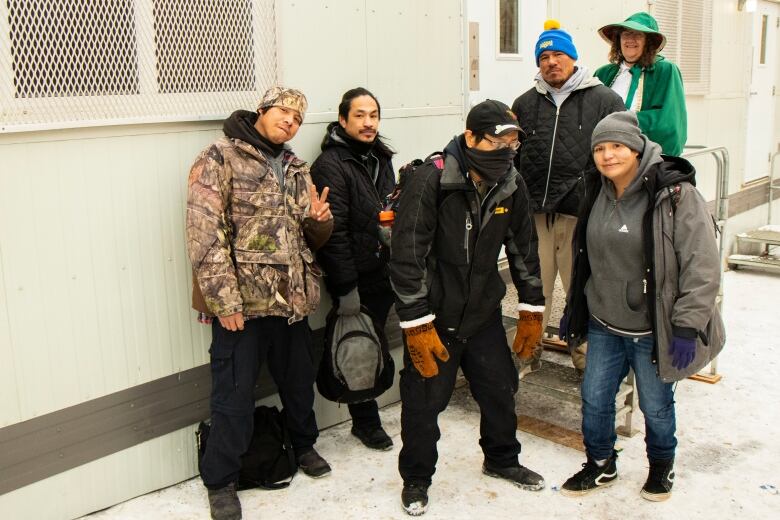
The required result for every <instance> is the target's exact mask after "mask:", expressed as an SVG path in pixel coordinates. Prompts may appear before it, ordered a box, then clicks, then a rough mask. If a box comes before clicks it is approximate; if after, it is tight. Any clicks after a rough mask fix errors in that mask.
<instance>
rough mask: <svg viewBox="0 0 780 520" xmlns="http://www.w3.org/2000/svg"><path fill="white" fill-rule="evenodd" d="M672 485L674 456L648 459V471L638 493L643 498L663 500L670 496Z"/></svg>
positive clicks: (655, 500) (652, 500) (656, 500)
mask: <svg viewBox="0 0 780 520" xmlns="http://www.w3.org/2000/svg"><path fill="white" fill-rule="evenodd" d="M673 485H674V458H671V459H666V460H654V459H650V471H649V472H648V474H647V482H645V485H644V486H642V491H641V492H640V493H639V494H640V495H641V496H642V498H644V499H645V500H650V501H651V502H663V501H664V500H666V499H667V498H669V497H670V496H672V486H673Z"/></svg>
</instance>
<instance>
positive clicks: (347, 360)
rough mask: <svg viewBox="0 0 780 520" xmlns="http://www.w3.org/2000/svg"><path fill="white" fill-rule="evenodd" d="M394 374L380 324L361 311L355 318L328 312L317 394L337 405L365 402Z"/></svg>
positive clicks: (385, 385)
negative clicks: (338, 403)
mask: <svg viewBox="0 0 780 520" xmlns="http://www.w3.org/2000/svg"><path fill="white" fill-rule="evenodd" d="M394 373H395V364H394V363H393V358H392V357H391V356H390V353H389V351H388V346H387V339H386V338H385V334H384V330H382V327H381V324H378V323H376V320H375V319H374V317H373V316H371V314H370V313H369V312H368V311H367V310H366V309H365V308H362V309H361V312H360V314H357V315H355V316H339V315H338V314H337V313H336V311H335V309H334V310H331V312H330V313H329V314H328V318H327V321H326V324H325V349H324V352H323V355H322V361H321V362H320V368H319V373H318V374H317V389H318V390H319V392H320V394H322V396H323V397H325V398H326V399H329V400H331V401H335V402H340V403H359V402H362V401H368V400H371V399H374V398H376V397H377V396H379V395H380V394H381V393H382V392H384V391H385V390H387V389H388V388H390V387H391V386H392V384H393V377H394V375H395V374H394Z"/></svg>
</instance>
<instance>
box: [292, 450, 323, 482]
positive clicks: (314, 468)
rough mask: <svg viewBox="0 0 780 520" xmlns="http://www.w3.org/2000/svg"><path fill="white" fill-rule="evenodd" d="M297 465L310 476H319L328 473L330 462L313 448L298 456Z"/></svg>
mask: <svg viewBox="0 0 780 520" xmlns="http://www.w3.org/2000/svg"><path fill="white" fill-rule="evenodd" d="M298 467H299V468H301V470H303V472H304V473H305V474H306V475H308V476H309V477H311V478H320V477H324V476H326V475H328V474H330V464H328V463H327V462H326V461H325V459H323V458H322V457H321V456H320V454H319V453H317V450H315V449H314V448H312V449H310V450H309V451H307V452H306V453H304V454H303V455H301V456H300V457H298Z"/></svg>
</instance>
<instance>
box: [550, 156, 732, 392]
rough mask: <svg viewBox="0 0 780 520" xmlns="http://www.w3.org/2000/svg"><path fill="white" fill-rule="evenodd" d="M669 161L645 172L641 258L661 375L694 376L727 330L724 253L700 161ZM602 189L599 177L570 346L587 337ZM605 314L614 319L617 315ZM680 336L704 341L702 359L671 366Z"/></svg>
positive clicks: (582, 227) (584, 216)
mask: <svg viewBox="0 0 780 520" xmlns="http://www.w3.org/2000/svg"><path fill="white" fill-rule="evenodd" d="M662 159H663V161H662V162H658V163H655V164H652V165H650V166H648V167H647V168H646V169H645V170H642V171H641V175H640V176H639V177H638V178H639V179H640V182H641V184H642V187H643V191H644V192H645V194H646V197H647V200H648V206H647V209H646V211H645V212H644V215H643V218H642V236H643V248H642V249H643V255H642V257H640V258H637V259H636V261H637V262H638V263H639V264H640V265H644V269H645V273H646V277H645V279H646V284H647V288H646V291H645V293H644V295H645V297H646V307H647V311H648V313H649V319H650V325H651V329H652V332H653V339H654V344H655V348H654V354H653V362H654V363H657V370H658V375H659V377H660V378H661V380H662V381H664V382H672V381H679V380H681V379H684V378H686V377H688V376H689V375H691V374H695V373H696V372H698V371H699V370H701V369H702V368H703V367H704V366H706V365H707V363H709V362H710V361H711V360H712V359H713V358H714V357H715V356H717V354H718V353H719V352H720V351H721V349H722V348H723V344H724V342H725V332H724V328H723V321H722V319H721V316H720V311H719V310H718V307H717V305H716V298H717V294H718V289H719V286H720V258H719V255H718V248H717V243H716V239H715V225H714V222H713V219H712V216H711V215H710V213H709V210H708V209H707V205H706V202H705V201H704V198H703V197H702V196H701V194H700V193H699V192H698V191H697V190H696V188H695V187H694V183H695V180H694V178H695V170H694V168H693V166H691V164H690V163H689V162H688V161H686V160H685V159H681V158H679V157H667V156H663V157H662ZM601 189H602V187H601V181H600V180H599V179H594V182H592V188H590V189H589V190H588V191H589V195H590V196H589V198H588V200H587V201H586V203H585V204H584V205H583V208H582V211H581V213H580V216H579V220H578V223H577V230H576V231H575V238H574V254H575V257H574V266H573V269H572V283H571V287H570V289H569V295H568V299H567V304H566V311H565V315H566V318H567V320H568V330H567V334H566V339H567V342H568V343H569V347H570V348H572V347H575V346H577V345H579V344H581V343H582V342H584V341H585V340H586V339H587V333H588V320H589V318H590V315H591V312H590V309H589V307H588V300H587V299H586V297H585V291H584V289H585V285H586V284H587V282H588V280H589V279H590V278H591V274H592V268H591V254H590V253H589V251H588V249H589V248H588V243H587V240H586V233H587V227H588V221H589V218H590V217H591V209H592V208H593V206H594V203H595V201H596V199H597V197H598V196H599V192H600V191H601ZM595 258H596V257H594V259H595ZM602 312H604V311H602ZM599 317H600V318H602V319H604V320H606V321H607V322H610V316H599ZM613 319H614V318H613ZM673 336H678V337H686V338H696V340H697V341H696V357H695V358H694V360H693V362H692V363H691V364H690V365H688V366H687V367H686V368H684V369H683V370H677V369H676V368H674V366H672V356H671V353H670V352H669V348H670V345H671V342H672V337H673Z"/></svg>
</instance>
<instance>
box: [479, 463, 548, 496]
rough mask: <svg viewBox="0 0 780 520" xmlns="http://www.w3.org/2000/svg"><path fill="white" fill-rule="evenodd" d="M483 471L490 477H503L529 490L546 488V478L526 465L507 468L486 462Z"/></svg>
mask: <svg viewBox="0 0 780 520" xmlns="http://www.w3.org/2000/svg"><path fill="white" fill-rule="evenodd" d="M482 473H484V474H485V475H487V476H488V477H495V478H502V479H504V480H508V481H509V482H511V483H512V484H514V485H515V486H517V487H520V488H522V489H525V490H527V491H540V490H542V489H544V478H542V476H541V475H539V474H538V473H536V472H534V471H531V470H530V469H528V468H526V467H525V466H521V465H520V464H518V465H517V466H509V467H507V468H501V467H494V466H491V465H490V464H488V463H487V462H485V463H484V464H482Z"/></svg>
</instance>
